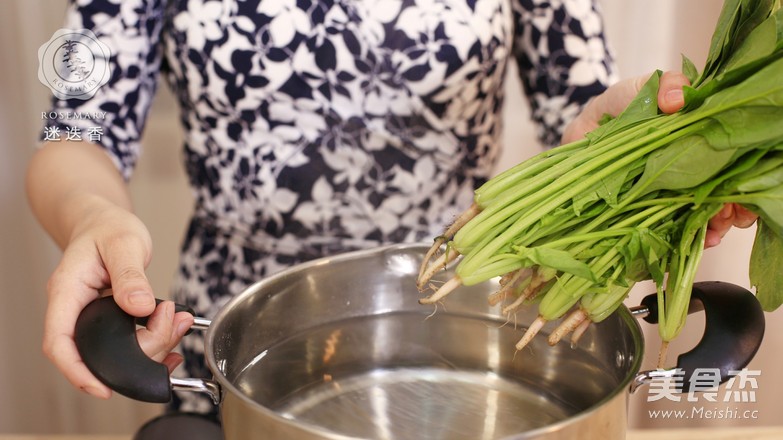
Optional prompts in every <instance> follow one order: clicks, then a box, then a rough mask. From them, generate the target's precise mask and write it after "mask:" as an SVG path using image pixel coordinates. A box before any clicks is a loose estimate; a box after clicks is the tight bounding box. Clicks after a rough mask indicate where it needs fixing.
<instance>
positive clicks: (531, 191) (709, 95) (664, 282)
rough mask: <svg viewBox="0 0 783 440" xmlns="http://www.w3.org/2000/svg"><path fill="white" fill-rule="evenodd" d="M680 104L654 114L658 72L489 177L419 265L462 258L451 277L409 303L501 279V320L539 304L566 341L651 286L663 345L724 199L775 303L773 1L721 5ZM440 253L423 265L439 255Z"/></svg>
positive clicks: (777, 34)
mask: <svg viewBox="0 0 783 440" xmlns="http://www.w3.org/2000/svg"><path fill="white" fill-rule="evenodd" d="M682 69H683V72H684V73H685V74H686V76H688V78H689V80H690V81H691V86H690V87H686V88H685V90H684V92H685V106H684V107H683V109H682V110H681V111H679V112H677V113H675V114H671V115H665V114H662V113H661V112H660V111H659V109H658V103H657V92H658V83H659V78H660V72H655V74H653V75H652V77H651V78H650V79H649V80H648V81H647V83H646V84H645V85H644V87H643V88H642V90H641V91H640V93H639V94H638V95H637V96H636V98H635V99H634V100H633V101H632V102H631V104H630V105H629V106H628V107H627V108H626V110H625V111H624V112H623V113H621V114H620V115H619V116H618V117H616V118H606V120H605V121H604V123H603V124H602V125H601V126H599V128H597V129H596V130H594V131H593V132H591V133H589V134H588V135H587V137H586V139H584V140H581V141H577V142H574V143H571V144H568V145H564V146H561V147H558V148H555V149H553V150H550V151H547V152H544V153H542V154H540V155H538V156H536V157H534V158H532V159H530V160H527V161H525V162H522V163H520V164H519V165H517V166H515V167H513V168H511V169H509V170H508V171H506V172H504V173H502V174H500V175H498V176H496V177H495V178H493V179H491V180H490V181H489V182H487V183H486V184H485V185H483V186H482V187H481V188H479V189H478V190H477V191H476V193H475V198H474V202H475V203H474V205H473V206H472V207H471V209H470V210H468V211H467V212H466V213H465V214H464V215H462V216H461V217H460V218H459V219H458V220H457V221H456V222H455V224H454V225H452V227H450V228H449V229H448V230H447V231H446V232H445V233H444V235H443V236H442V237H438V238H437V239H436V241H435V244H434V246H433V247H432V249H431V250H430V252H429V253H428V254H427V256H426V257H425V260H424V262H423V263H422V269H421V272H420V276H419V280H418V284H419V288H420V289H422V290H424V289H425V288H426V287H427V286H428V283H429V280H430V278H431V277H432V276H433V274H434V273H435V272H436V271H437V270H439V269H440V268H442V267H444V266H445V265H446V264H447V263H449V262H450V261H452V260H454V259H456V258H457V257H461V261H460V262H459V264H458V266H457V268H456V276H455V277H454V278H453V279H451V280H450V281H448V282H446V283H445V284H443V285H442V286H440V287H439V288H437V289H435V292H434V293H433V294H431V295H430V296H429V297H427V298H423V299H422V300H421V302H422V303H434V302H437V301H440V300H441V299H442V298H443V297H445V296H446V295H447V294H449V293H450V292H451V291H453V290H454V289H455V288H457V287H458V286H460V285H463V284H464V285H470V284H475V283H478V282H482V281H485V280H488V279H491V278H493V277H496V276H501V283H500V284H501V289H500V291H499V292H497V293H496V294H494V295H493V296H492V297H491V298H490V299H491V301H505V300H509V301H511V302H510V304H507V305H506V306H505V307H504V308H503V312H504V313H511V312H513V311H514V310H516V308H518V307H519V306H521V305H522V304H527V303H532V302H534V301H536V302H538V301H540V302H538V311H539V318H538V319H537V320H536V321H535V322H534V323H532V325H531V326H530V327H529V328H528V330H527V332H526V334H525V336H524V337H523V338H522V339H521V340H520V342H519V343H518V344H517V348H518V349H521V348H522V347H524V346H525V345H526V344H527V343H528V342H529V341H530V340H531V338H533V337H534V336H535V334H536V333H537V332H538V331H539V329H540V328H541V327H542V326H543V324H544V323H545V322H547V321H550V320H554V319H558V318H561V317H563V316H564V315H566V313H568V312H569V310H572V312H571V313H570V315H569V316H568V317H567V318H566V319H564V320H563V322H562V323H561V324H560V326H559V327H558V328H557V329H556V330H555V331H554V332H552V334H551V335H550V343H552V344H554V343H557V341H559V340H560V339H561V338H562V337H563V336H565V335H566V334H568V333H570V332H573V333H574V340H576V339H578V338H579V336H580V335H581V334H582V332H583V331H584V330H585V329H586V328H587V326H588V325H589V323H590V322H598V321H600V320H602V319H604V318H605V317H606V316H608V315H609V314H611V313H612V312H613V311H614V310H615V309H616V308H617V307H618V306H620V304H622V302H623V300H624V299H625V298H626V296H627V294H628V292H629V290H630V289H631V287H632V286H633V285H634V283H636V282H638V281H640V280H646V279H651V280H654V281H655V283H656V286H657V289H658V302H659V307H658V310H659V323H660V325H659V328H660V334H661V337H662V339H663V340H664V341H665V342H668V341H670V340H672V339H673V338H675V337H676V336H677V335H678V333H679V332H680V330H681V329H682V326H683V323H684V320H685V315H686V312H687V307H688V302H689V300H690V290H691V286H692V283H693V281H694V277H695V273H696V269H697V268H698V265H699V261H700V259H701V257H702V253H703V249H704V241H705V235H706V231H707V223H708V221H709V219H710V218H711V217H712V216H714V215H715V214H716V213H718V212H719V211H720V210H721V208H722V207H723V205H724V204H726V203H739V204H741V205H743V206H745V207H747V208H748V209H750V210H751V211H753V212H755V213H757V214H758V215H759V216H760V219H759V221H758V224H757V234H756V239H755V242H754V246H753V251H752V256H751V261H750V278H751V282H752V283H753V285H754V286H755V287H756V294H757V297H758V299H759V301H760V302H761V304H762V306H763V307H764V309H765V310H773V309H775V308H777V307H778V306H780V304H781V303H782V302H783V274H782V273H781V269H783V203H782V202H783V167H781V164H783V9H781V8H780V5H779V4H778V1H777V0H727V1H726V2H725V3H724V6H723V9H722V12H721V15H720V18H719V20H718V24H717V26H716V29H715V32H714V35H713V38H712V42H711V46H710V51H709V55H708V59H707V61H706V64H705V67H704V69H703V70H702V72H701V73H698V72H697V69H696V68H695V66H694V65H693V63H692V62H691V61H690V60H688V59H687V58H685V57H683V67H682ZM444 243H447V246H446V251H445V252H443V253H442V254H441V255H440V257H439V258H437V260H435V261H432V259H433V258H434V256H435V254H436V253H437V251H438V249H440V248H441V247H442V245H443V244H444Z"/></svg>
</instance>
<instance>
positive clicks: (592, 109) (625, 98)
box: [562, 72, 690, 144]
mask: <svg viewBox="0 0 783 440" xmlns="http://www.w3.org/2000/svg"><path fill="white" fill-rule="evenodd" d="M648 79H650V75H642V76H637V77H636V78H630V79H626V80H623V81H620V82H618V83H616V84H614V85H612V86H611V87H609V88H608V89H606V91H605V92H604V93H602V94H600V95H598V96H596V97H595V98H593V99H592V100H591V101H590V102H589V103H587V105H586V106H585V108H584V109H582V112H581V113H580V114H579V115H578V116H577V117H576V118H574V120H573V121H571V123H570V124H568V126H566V128H565V131H564V132H563V138H562V143H563V144H567V143H570V142H573V141H576V140H579V139H582V138H583V137H585V134H587V133H589V132H591V131H593V130H594V129H596V128H598V121H600V120H601V118H602V117H603V116H604V115H605V114H608V115H611V116H617V115H619V114H620V113H621V112H622V111H623V110H625V108H626V107H627V106H628V104H630V103H631V101H632V100H633V98H634V97H636V95H637V94H639V91H640V90H641V89H642V86H644V83H646V82H647V80H648ZM689 84H690V83H689V82H688V79H687V78H686V77H685V75H683V74H682V73H679V72H664V73H663V74H662V75H661V79H660V83H659V86H658V108H660V109H661V111H662V112H664V113H674V112H676V111H677V110H679V109H681V108H682V106H683V105H684V104H685V98H684V97H683V93H682V87H683V86H686V85H689Z"/></svg>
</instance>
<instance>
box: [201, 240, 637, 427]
mask: <svg viewBox="0 0 783 440" xmlns="http://www.w3.org/2000/svg"><path fill="white" fill-rule="evenodd" d="M425 251H426V246H423V245H396V246H391V247H387V248H382V249H376V250H372V251H365V252H355V253H351V254H346V255H343V256H338V257H335V258H331V259H323V260H318V261H315V262H312V263H308V264H305V265H300V266H297V267H295V268H293V269H291V270H287V271H284V272H282V273H280V274H278V275H275V276H272V277H270V278H267V279H265V280H264V281H262V282H260V283H257V284H256V285H254V286H252V287H251V288H249V289H248V290H246V291H245V292H243V293H242V294H241V295H239V296H238V297H236V298H235V299H234V300H232V301H231V302H230V303H229V304H228V305H227V306H226V307H224V309H223V310H221V312H220V313H219V314H218V316H217V317H216V318H215V319H214V320H213V322H212V324H211V326H210V327H209V329H208V331H207V335H206V340H207V347H206V352H207V362H208V364H209V367H210V369H211V370H212V372H213V373H214V374H215V379H216V380H217V381H218V382H219V384H220V386H221V388H222V390H223V394H224V400H223V403H222V404H221V405H222V408H221V414H222V417H223V425H224V430H225V433H226V439H227V440H245V439H247V440H249V439H251V438H259V437H258V436H259V435H260V434H259V433H264V438H274V439H276V440H284V439H292V440H293V439H296V440H308V439H332V440H336V439H343V440H347V439H395V440H396V439H412V440H413V439H416V440H436V439H443V440H446V439H448V440H463V439H465V440H467V439H471V440H477V439H481V440H496V439H505V440H510V439H514V440H517V439H520V440H521V439H533V438H547V439H567V438H586V437H582V436H581V435H582V434H577V433H583V432H586V431H584V430H585V429H588V430H591V431H590V432H593V433H594V434H595V436H592V435H593V434H591V437H590V438H601V439H615V438H617V439H621V438H624V435H625V434H624V433H625V429H626V405H627V395H628V388H629V385H630V382H631V380H633V379H634V377H635V375H636V372H637V371H638V370H639V365H640V362H641V356H642V352H643V340H642V337H641V331H640V329H639V326H638V324H637V323H636V321H635V320H634V318H633V317H631V315H630V313H629V312H628V310H627V309H622V310H621V311H620V313H616V314H613V315H612V316H610V317H609V318H607V319H606V320H604V321H603V322H601V323H600V324H597V325H593V326H591V328H590V329H588V331H587V332H586V333H585V334H584V336H583V337H582V339H581V341H580V343H579V345H578V346H576V347H571V346H570V345H569V344H568V343H567V342H566V343H561V344H558V345H557V346H555V347H549V346H548V345H547V344H546V334H547V333H548V332H549V331H551V329H552V328H553V327H554V325H556V324H557V323H551V324H550V325H547V326H546V327H544V329H543V331H542V335H540V336H539V337H537V338H536V339H535V340H534V342H533V343H532V344H531V345H530V346H529V347H528V348H526V349H525V350H523V351H521V352H516V351H515V349H514V344H515V342H516V341H517V340H518V339H519V338H520V337H521V335H522V333H523V331H524V329H525V326H526V325H527V323H529V322H531V321H532V320H533V319H534V318H535V311H534V310H532V309H531V310H523V311H521V312H519V313H517V314H516V316H511V317H506V316H502V314H501V313H500V307H501V306H500V305H498V306H494V307H493V306H489V305H488V303H487V296H488V295H489V294H491V293H492V292H494V291H495V289H496V288H497V285H496V283H495V282H487V283H482V284H479V285H475V286H470V287H463V288H460V289H457V290H456V291H455V292H454V293H453V294H452V295H450V296H449V297H447V298H446V300H445V301H444V302H443V304H442V305H439V306H438V307H437V308H434V307H431V306H422V305H420V304H418V302H417V300H418V299H419V298H420V297H421V295H420V293H419V292H418V291H417V289H416V286H415V282H414V280H415V277H416V275H417V273H418V266H419V262H420V261H421V258H422V256H423V254H424V252H425ZM451 275H453V273H452V272H450V271H448V272H444V273H441V274H440V275H439V278H438V279H436V281H435V282H439V281H445V279H447V278H448V277H449V276H451Z"/></svg>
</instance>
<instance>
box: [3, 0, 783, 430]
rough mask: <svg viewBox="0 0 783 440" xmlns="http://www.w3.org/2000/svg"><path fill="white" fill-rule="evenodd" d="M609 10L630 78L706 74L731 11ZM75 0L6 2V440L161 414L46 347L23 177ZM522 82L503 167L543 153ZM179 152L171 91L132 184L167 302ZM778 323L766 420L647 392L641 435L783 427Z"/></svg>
mask: <svg viewBox="0 0 783 440" xmlns="http://www.w3.org/2000/svg"><path fill="white" fill-rule="evenodd" d="M601 2H602V4H603V7H604V12H605V15H606V21H607V29H608V33H609V37H610V39H611V41H612V45H613V47H614V49H615V52H616V55H617V59H618V63H619V65H620V69H621V76H623V77H627V76H632V75H637V74H642V73H647V72H651V71H652V70H653V69H656V68H660V69H677V68H678V67H679V60H680V53H685V54H687V55H688V56H689V57H690V58H691V59H693V60H694V62H695V63H696V65H697V66H698V65H700V64H701V63H703V60H704V58H705V56H706V50H707V45H708V42H709V36H710V33H711V32H712V27H713V25H714V23H715V20H716V18H717V15H718V12H719V10H720V6H721V2H720V1H718V0H658V1H655V2H650V1H644V0H601ZM64 3H65V2H64V1H62V0H60V1H57V2H52V1H44V0H26V1H23V0H11V1H3V2H0V41H2V42H3V44H1V45H0V60H3V62H2V63H0V133H2V136H0V145H2V147H0V300H2V306H0V433H130V432H134V431H135V430H136V429H137V428H138V427H139V426H140V425H141V424H142V423H143V422H144V421H146V420H148V419H150V418H151V417H153V416H154V415H156V414H157V413H158V411H159V410H160V408H159V407H156V406H155V405H147V404H139V403H135V402H132V401H129V400H128V399H125V398H123V397H121V396H115V397H113V398H112V399H111V400H109V401H100V400H96V399H93V398H89V397H87V396H86V395H83V394H81V393H80V392H78V391H76V390H74V389H72V388H71V387H70V385H68V384H67V382H66V381H65V380H64V379H63V378H62V377H61V376H60V375H59V373H58V372H57V371H56V370H55V368H54V367H53V366H51V365H50V364H49V363H48V361H47V360H46V359H45V358H44V356H43V355H42V354H41V350H40V345H41V342H40V341H41V338H42V328H43V311H44V308H45V301H46V298H45V284H46V279H47V278H48V275H49V274H50V273H51V271H52V269H53V268H54V266H55V265H56V263H57V261H58V258H59V251H58V250H57V249H56V248H55V247H54V246H53V244H52V243H51V242H50V240H49V239H48V238H47V237H45V235H44V234H43V231H42V230H41V229H40V227H39V226H38V225H37V224H36V222H35V220H34V219H33V218H32V216H31V214H30V212H29V209H28V208H27V204H26V201H25V198H24V194H23V176H24V169H25V166H26V163H27V161H28V160H29V157H30V156H31V154H32V151H33V149H34V145H35V143H36V137H37V133H38V130H39V129H40V126H41V117H40V112H41V111H42V109H45V108H46V102H47V95H48V93H47V92H48V90H47V89H46V88H45V87H44V86H42V85H41V84H40V83H39V82H38V80H37V75H36V71H37V63H38V60H37V48H38V46H39V45H40V44H42V43H43V42H45V41H46V40H47V39H48V38H49V37H50V35H51V34H52V32H53V31H54V30H55V29H57V28H59V25H60V22H61V17H62V11H63V8H64ZM513 74H514V73H513V69H512V72H511V73H510V77H511V78H510V79H511V80H510V81H509V97H508V103H507V107H506V110H505V111H506V115H507V121H508V122H507V124H506V127H507V131H506V134H505V142H506V153H505V156H504V157H503V160H502V161H501V163H503V164H512V163H516V162H519V161H521V160H522V159H524V158H526V157H529V156H531V155H533V154H535V153H537V152H538V151H539V147H538V146H537V144H536V142H535V140H534V138H533V136H532V134H531V133H532V129H531V127H530V124H529V123H528V122H527V118H528V110H527V107H526V103H525V102H524V100H523V98H522V97H521V91H520V87H519V84H518V82H517V81H516V80H514V78H513ZM511 121H513V123H512V122H511ZM180 143H181V142H180V133H179V128H178V125H177V119H176V108H175V105H174V103H173V100H172V98H171V96H170V95H169V93H168V91H167V90H165V87H163V88H162V92H161V93H160V96H159V97H158V99H157V101H156V104H155V107H154V109H153V113H152V115H151V118H150V121H149V123H148V128H147V132H146V138H145V145H147V147H146V153H145V155H144V156H143V159H142V162H141V163H140V164H139V168H138V170H137V172H136V175H135V178H134V180H133V182H132V191H133V195H134V199H135V202H136V207H137V211H138V213H139V215H140V217H141V218H142V219H143V220H145V222H146V223H147V225H148V226H149V228H150V232H151V234H152V236H153V241H154V243H155V255H154V258H153V261H152V264H151V267H150V270H149V276H150V279H151V281H152V284H153V287H154V288H155V289H156V291H157V292H159V294H160V295H161V296H165V292H166V290H167V288H168V285H169V279H170V277H171V274H172V273H173V271H174V267H175V265H176V256H177V250H178V248H179V241H180V238H181V236H182V233H183V227H184V224H185V219H186V218H187V216H188V212H189V209H190V202H189V197H190V195H189V191H188V189H187V187H186V183H185V178H184V175H183V172H182V169H181V165H180V153H179V147H180ZM752 239H753V232H752V231H734V232H732V233H731V234H730V235H729V236H728V237H727V238H726V239H725V242H724V244H723V245H721V246H720V247H719V248H718V249H713V250H710V251H708V252H707V255H706V257H705V261H704V264H703V267H702V272H701V274H700V278H701V279H720V280H724V281H731V282H734V283H737V284H740V285H744V286H746V287H747V285H748V280H747V261H748V256H749V252H750V244H751V243H752ZM651 291H652V290H650V289H649V288H648V287H644V286H643V287H641V288H640V289H638V294H635V295H634V297H633V298H631V299H630V300H629V302H628V303H629V304H630V305H633V304H635V303H634V301H638V298H637V297H638V296H641V295H642V294H643V293H648V292H651ZM779 315H780V313H777V314H770V315H768V321H767V326H768V327H767V337H766V341H765V344H764V346H763V347H762V349H761V351H760V352H759V354H758V355H757V357H756V360H754V362H753V364H752V365H751V368H756V369H760V370H761V371H762V377H761V378H760V379H759V389H758V390H757V393H756V398H757V402H756V403H754V404H749V405H748V406H747V407H748V408H750V409H754V410H758V415H759V419H758V420H751V421H739V420H704V421H693V420H690V421H689V420H680V421H660V420H653V419H651V418H650V417H649V416H648V415H647V412H646V410H647V404H646V402H645V400H646V399H645V397H646V395H645V393H644V392H641V393H638V394H637V395H634V396H632V399H631V407H630V412H631V426H632V427H673V426H685V425H694V424H705V425H717V424H722V425H742V424H750V425H756V426H759V425H777V424H781V423H782V422H783V421H782V420H781V418H780V417H778V413H779V409H778V407H777V398H776V396H777V395H779V394H780V393H781V392H783V381H781V380H780V379H778V378H776V377H774V376H775V374H774V372H775V371H776V370H777V369H776V368H775V367H776V366H777V365H778V362H779V361H780V356H779V355H778V354H777V349H778V347H780V346H781V344H782V343H783V337H781V336H779V335H783V320H781V318H780V316H779ZM700 325H703V324H700V323H699V322H694V323H693V324H689V326H688V329H687V331H686V333H688V335H686V336H685V337H682V338H681V340H679V341H678V343H677V346H678V347H679V348H677V347H674V348H672V350H673V351H672V353H676V350H678V349H679V350H680V351H682V350H683V349H686V350H687V347H688V345H692V344H693V343H695V340H696V339H697V338H698V335H699V332H700V327H699V326H700ZM645 330H646V331H647V333H649V335H648V339H647V340H648V346H649V348H648V352H649V353H648V356H647V364H648V365H646V367H648V368H651V367H652V366H653V365H654V361H655V358H656V353H657V348H658V347H657V345H658V342H657V341H656V330H655V329H654V328H649V327H648V326H646V327H645ZM673 406H674V407H675V408H678V406H677V405H673ZM691 406H692V405H691ZM679 407H682V405H680V406H679ZM689 407H690V406H688V407H687V408H689Z"/></svg>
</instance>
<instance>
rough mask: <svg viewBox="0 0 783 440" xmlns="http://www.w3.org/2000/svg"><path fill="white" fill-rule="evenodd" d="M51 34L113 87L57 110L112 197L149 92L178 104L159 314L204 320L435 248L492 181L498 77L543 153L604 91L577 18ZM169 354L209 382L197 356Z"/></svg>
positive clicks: (565, 7) (594, 16)
mask: <svg viewBox="0 0 783 440" xmlns="http://www.w3.org/2000/svg"><path fill="white" fill-rule="evenodd" d="M66 27H67V28H71V29H80V28H86V29H90V30H92V31H93V32H94V33H95V34H96V35H97V36H98V38H99V39H100V40H101V41H102V42H104V43H105V44H106V45H108V46H109V48H110V49H111V58H110V65H111V68H112V74H111V78H110V80H109V83H108V84H106V85H105V86H103V87H101V88H100V89H99V90H98V92H97V94H96V95H95V96H94V97H93V98H91V99H89V100H85V101H80V100H75V99H70V100H55V102H54V109H53V110H54V111H58V112H61V111H72V112H105V113H106V117H105V118H104V119H102V120H100V121H89V124H88V125H94V124H95V123H96V122H97V123H100V125H101V133H102V134H103V136H102V137H101V138H100V140H99V141H96V142H97V143H98V144H100V145H101V146H102V147H103V148H105V150H106V151H107V152H108V153H109V154H110V155H111V157H112V158H113V160H114V162H115V163H116V165H117V167H118V169H119V170H120V172H121V173H122V174H123V175H124V176H125V177H126V178H130V176H131V172H132V169H133V166H134V164H135V162H136V160H137V158H138V155H139V153H140V147H139V140H140V138H141V134H142V130H143V127H144V122H145V117H146V116H147V113H148V110H149V108H150V104H151V103H152V101H153V96H154V93H155V90H156V87H157V85H158V79H159V77H162V78H163V79H165V81H166V82H168V84H169V86H170V87H171V89H172V90H173V91H174V93H175V95H176V97H177V100H178V102H179V106H180V108H181V116H180V120H181V125H182V127H183V129H184V134H185V145H184V162H185V167H186V169H187V174H188V176H189V180H190V185H191V186H192V189H193V192H194V195H195V212H194V215H193V218H192V221H191V222H190V225H189V228H188V230H187V233H186V236H185V239H184V242H183V245H182V254H181V255H182V257H181V262H180V267H179V270H178V273H177V276H176V280H175V285H174V297H175V299H176V300H177V301H179V302H181V303H184V304H187V305H189V306H191V307H193V309H195V310H196V312H197V313H198V314H200V315H202V316H206V317H211V316H214V314H215V313H216V312H217V311H218V310H219V309H220V308H221V307H222V306H223V305H224V304H225V303H226V301H228V300H229V299H230V298H231V297H232V295H235V294H237V293H239V292H241V291H242V290H243V289H244V288H246V287H247V286H248V285H249V284H251V283H253V282H255V281H258V280H259V279H261V278H263V277H265V276H267V275H269V274H271V273H274V272H276V271H278V270H280V269H283V268H285V267H288V266H291V265H293V264H296V263H299V262H302V261H305V260H309V259H312V258H317V257H321V256H324V255H329V254H334V253H337V252H343V251H347V250H353V249H360V248H368V247H373V246H378V245H380V244H384V243H393V242H404V241H414V240H430V239H431V237H433V236H435V235H438V234H439V233H440V232H441V231H442V229H443V227H444V226H445V225H446V224H448V223H449V222H450V220H452V219H453V218H454V216H455V215H456V214H457V213H459V212H460V211H462V210H463V209H465V208H466V207H467V206H469V205H470V203H471V200H472V195H473V190H474V189H475V188H476V187H477V186H479V185H480V184H481V183H483V182H484V181H486V180H487V178H489V177H490V173H491V171H492V168H493V165H494V164H495V160H496V158H497V155H498V151H499V148H500V140H501V131H502V122H503V121H501V107H502V104H503V93H504V87H503V81H504V78H505V74H506V67H507V63H508V62H509V61H513V62H516V63H517V65H518V67H519V71H520V80H521V81H522V84H523V88H524V90H525V92H526V94H527V97H528V98H529V102H530V105H531V108H532V115H533V118H534V120H535V121H536V122H537V127H538V135H539V137H540V139H541V140H542V142H543V143H545V144H547V145H555V144H557V142H558V140H559V138H560V134H561V131H562V129H563V127H564V125H565V124H566V123H567V122H568V121H569V120H570V119H571V118H573V117H574V116H575V115H576V114H577V113H578V111H579V110H580V108H581V106H582V105H584V103H585V102H586V101H587V100H588V99H589V98H590V97H592V96H594V95H596V94H598V93H600V92H601V91H603V90H604V89H605V88H606V87H607V85H608V84H609V83H610V82H611V81H612V80H613V75H614V72H613V64H612V60H611V57H610V54H609V52H608V49H607V45H606V43H605V38H604V30H603V27H602V22H601V18H600V15H599V12H598V8H597V5H596V3H595V1H591V0H549V1H545V0H170V1H163V0H122V1H120V0H78V1H73V2H72V3H71V5H70V8H69V9H68V14H67V22H66ZM506 123H514V121H506ZM50 124H52V125H54V126H59V127H61V128H62V130H63V131H65V130H68V129H73V128H74V127H77V128H78V126H79V124H86V122H84V121H79V120H55V121H51V122H50ZM82 128H83V129H84V130H87V129H88V128H89V127H88V126H86V125H85V126H84V127H82ZM510 147H511V148H513V147H514V146H513V145H512V146H510ZM148 148H154V146H153V145H150V146H148ZM182 350H183V352H184V354H185V357H186V365H187V369H188V372H187V374H189V375H192V376H195V377H208V376H210V373H209V371H208V370H207V369H206V368H205V366H204V362H203V341H202V340H200V339H199V338H197V337H194V335H191V336H189V337H187V338H185V339H184V340H183V344H182ZM180 399H184V400H180ZM177 404H179V405H180V409H182V410H187V411H211V410H213V409H214V408H213V407H212V405H211V403H210V402H209V401H208V400H207V399H201V398H199V397H198V396H193V395H190V393H188V394H187V395H186V394H183V395H181V396H178V397H177Z"/></svg>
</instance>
